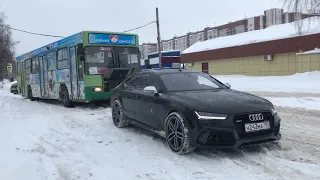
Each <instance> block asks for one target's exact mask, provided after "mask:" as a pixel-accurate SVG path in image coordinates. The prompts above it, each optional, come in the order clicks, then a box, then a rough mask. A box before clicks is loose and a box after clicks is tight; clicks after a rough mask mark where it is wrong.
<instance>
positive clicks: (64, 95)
mask: <svg viewBox="0 0 320 180" xmlns="http://www.w3.org/2000/svg"><path fill="white" fill-rule="evenodd" d="M60 99H61V102H62V105H63V106H64V107H66V108H69V107H72V102H71V100H70V98H69V92H68V89H67V88H66V87H65V86H62V88H61V92H60Z"/></svg>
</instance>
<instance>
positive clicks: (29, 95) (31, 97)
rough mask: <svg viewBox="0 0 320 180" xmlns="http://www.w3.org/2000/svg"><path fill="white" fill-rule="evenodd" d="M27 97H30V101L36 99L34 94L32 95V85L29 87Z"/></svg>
mask: <svg viewBox="0 0 320 180" xmlns="http://www.w3.org/2000/svg"><path fill="white" fill-rule="evenodd" d="M27 97H28V99H30V101H34V100H35V99H34V97H33V95H32V89H31V87H30V86H29V87H28V94H27Z"/></svg>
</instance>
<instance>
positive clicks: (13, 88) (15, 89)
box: [10, 83, 18, 94]
mask: <svg viewBox="0 0 320 180" xmlns="http://www.w3.org/2000/svg"><path fill="white" fill-rule="evenodd" d="M10 92H11V93H13V94H18V84H17V83H14V84H12V85H11V87H10Z"/></svg>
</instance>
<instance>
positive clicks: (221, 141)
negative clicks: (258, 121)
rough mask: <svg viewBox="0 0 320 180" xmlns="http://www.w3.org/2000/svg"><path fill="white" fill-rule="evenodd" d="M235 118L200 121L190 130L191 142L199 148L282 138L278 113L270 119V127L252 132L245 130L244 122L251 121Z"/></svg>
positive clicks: (242, 145) (248, 144) (230, 145)
mask: <svg viewBox="0 0 320 180" xmlns="http://www.w3.org/2000/svg"><path fill="white" fill-rule="evenodd" d="M235 118H236V117H235V116H231V117H229V118H228V120H221V121H216V120H215V121H214V122H213V121H211V122H208V121H206V122H204V121H200V122H198V123H197V125H196V127H195V128H194V129H191V130H189V138H190V144H191V145H192V146H193V147H198V148H212V147H214V148H237V147H244V146H252V145H256V144H262V143H266V142H271V141H276V140H280V139H281V134H280V122H281V119H280V117H279V116H278V115H276V116H273V118H272V119H270V120H268V121H270V129H268V130H261V131H256V132H251V133H247V132H245V130H244V124H245V123H250V122H242V123H236V122H235Z"/></svg>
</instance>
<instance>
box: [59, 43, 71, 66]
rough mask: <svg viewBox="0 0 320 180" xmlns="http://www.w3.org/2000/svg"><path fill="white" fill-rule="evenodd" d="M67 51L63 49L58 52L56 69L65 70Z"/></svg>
mask: <svg viewBox="0 0 320 180" xmlns="http://www.w3.org/2000/svg"><path fill="white" fill-rule="evenodd" d="M68 65H69V63H68V49H67V48H63V49H60V50H58V58H57V67H58V69H67V68H68Z"/></svg>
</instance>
